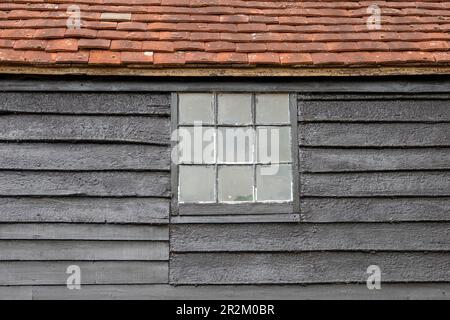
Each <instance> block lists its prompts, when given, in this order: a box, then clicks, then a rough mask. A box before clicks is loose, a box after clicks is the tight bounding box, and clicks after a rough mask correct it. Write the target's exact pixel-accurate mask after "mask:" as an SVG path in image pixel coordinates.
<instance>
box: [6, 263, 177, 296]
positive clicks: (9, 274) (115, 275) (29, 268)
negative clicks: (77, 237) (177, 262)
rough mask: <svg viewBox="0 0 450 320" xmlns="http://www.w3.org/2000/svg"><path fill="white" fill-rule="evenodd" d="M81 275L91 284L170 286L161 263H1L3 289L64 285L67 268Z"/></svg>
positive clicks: (82, 278) (166, 265)
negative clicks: (23, 286) (70, 267)
mask: <svg viewBox="0 0 450 320" xmlns="http://www.w3.org/2000/svg"><path fill="white" fill-rule="evenodd" d="M71 265H76V266H78V267H80V271H81V286H82V288H83V285H88V284H151V283H167V282H168V263H167V262H159V261H150V262H149V261H101V262H90V261H0V285H12V286H19V285H63V286H64V288H65V289H66V290H67V287H66V281H67V278H68V277H69V274H67V273H66V271H67V267H69V266H71ZM81 291H83V290H81Z"/></svg>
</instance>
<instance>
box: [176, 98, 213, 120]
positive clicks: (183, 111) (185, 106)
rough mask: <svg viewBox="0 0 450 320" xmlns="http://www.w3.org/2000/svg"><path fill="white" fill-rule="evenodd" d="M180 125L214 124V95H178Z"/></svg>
mask: <svg viewBox="0 0 450 320" xmlns="http://www.w3.org/2000/svg"><path fill="white" fill-rule="evenodd" d="M178 100H179V101H178V105H179V112H178V118H179V120H178V121H179V123H180V124H194V123H195V122H201V123H203V124H214V104H213V95H212V94H210V93H180V94H179V95H178Z"/></svg>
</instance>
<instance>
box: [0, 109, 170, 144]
mask: <svg viewBox="0 0 450 320" xmlns="http://www.w3.org/2000/svg"><path fill="white" fill-rule="evenodd" d="M0 140H3V141H18V140H25V141H98V142H131V143H152V144H164V145H167V144H169V141H170V120H169V118H165V117H139V116H127V117H121V116H66V115H2V116H0Z"/></svg>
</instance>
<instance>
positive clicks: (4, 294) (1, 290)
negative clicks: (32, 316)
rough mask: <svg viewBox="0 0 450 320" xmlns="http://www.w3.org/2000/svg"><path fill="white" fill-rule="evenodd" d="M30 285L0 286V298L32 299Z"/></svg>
mask: <svg viewBox="0 0 450 320" xmlns="http://www.w3.org/2000/svg"><path fill="white" fill-rule="evenodd" d="M32 299H33V287H31V286H14V287H13V286H0V300H32Z"/></svg>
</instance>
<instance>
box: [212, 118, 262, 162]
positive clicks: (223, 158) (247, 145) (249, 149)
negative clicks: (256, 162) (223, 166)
mask: <svg viewBox="0 0 450 320" xmlns="http://www.w3.org/2000/svg"><path fill="white" fill-rule="evenodd" d="M217 141H218V144H217V145H218V150H217V153H218V162H219V163H252V162H253V149H254V148H253V147H254V144H255V143H254V141H255V132H254V130H253V128H250V127H238V128H234V127H222V128H219V130H218V132H217Z"/></svg>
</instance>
